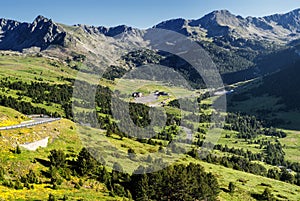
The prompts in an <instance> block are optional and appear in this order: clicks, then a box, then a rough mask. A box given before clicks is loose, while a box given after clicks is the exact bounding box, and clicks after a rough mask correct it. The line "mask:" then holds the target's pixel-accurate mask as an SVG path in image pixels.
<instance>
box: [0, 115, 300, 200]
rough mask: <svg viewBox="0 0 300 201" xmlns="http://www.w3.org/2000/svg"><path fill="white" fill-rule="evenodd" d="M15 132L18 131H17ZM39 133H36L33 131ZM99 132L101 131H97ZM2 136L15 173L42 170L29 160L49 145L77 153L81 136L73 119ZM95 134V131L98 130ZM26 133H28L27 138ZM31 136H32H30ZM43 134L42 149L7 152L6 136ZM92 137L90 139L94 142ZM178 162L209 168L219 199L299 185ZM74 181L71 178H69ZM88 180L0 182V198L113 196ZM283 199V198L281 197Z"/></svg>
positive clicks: (293, 192) (285, 192) (4, 158)
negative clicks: (12, 185) (81, 183)
mask: <svg viewBox="0 0 300 201" xmlns="http://www.w3.org/2000/svg"><path fill="white" fill-rule="evenodd" d="M19 133H22V135H20V134H19ZM37 133H38V134H39V135H36V134H37ZM100 133H101V132H100ZM2 135H3V137H2V138H1V139H0V143H1V147H2V148H1V154H0V156H1V157H0V161H1V163H2V164H3V165H4V166H5V167H6V168H9V169H11V170H12V171H14V172H15V173H17V174H19V175H22V174H24V173H26V172H27V171H28V169H34V170H46V169H47V168H46V167H44V166H43V165H41V164H40V163H38V162H37V163H31V161H34V159H35V158H38V159H42V160H47V156H48V155H49V152H50V150H52V149H61V150H64V151H65V152H67V153H69V154H71V153H78V151H79V150H80V149H81V147H82V142H81V138H80V137H79V136H78V134H77V130H76V129H75V125H74V123H72V122H70V121H68V120H61V121H59V122H54V123H50V124H47V126H45V125H40V126H38V127H35V128H34V129H33V128H30V129H19V130H15V131H4V132H3V133H2ZM98 135H99V134H98ZM101 135H102V138H103V139H106V140H107V141H109V142H110V143H112V144H113V145H114V146H115V147H116V148H118V149H119V150H121V151H123V152H124V153H126V150H127V149H128V148H129V147H131V148H133V149H134V150H135V151H136V152H137V153H139V154H146V153H150V152H153V151H157V149H158V147H157V146H151V145H145V144H142V143H138V142H136V141H133V140H130V139H127V138H123V140H119V139H118V138H117V137H116V136H112V137H111V138H106V137H105V136H104V133H103V134H101ZM30 136H32V137H31V138H30ZM34 136H35V137H34ZM45 136H50V140H49V142H51V143H50V144H49V146H48V147H47V148H45V149H38V150H37V151H36V152H31V151H26V150H23V151H22V154H20V155H15V154H13V153H12V152H10V151H9V150H10V149H13V143H12V142H11V140H9V141H7V139H9V138H12V139H16V140H18V141H19V142H22V143H23V142H27V140H28V141H30V142H32V141H34V140H38V139H41V138H43V137H45ZM96 141H97V140H95V141H94V142H96ZM180 161H181V162H180V163H189V162H196V163H200V164H201V165H203V166H204V167H205V169H206V171H209V172H212V173H213V174H214V175H216V176H217V178H218V181H219V183H220V187H221V188H222V189H223V190H222V191H221V193H220V196H219V198H220V200H232V201H235V200H236V201H238V200H254V199H253V198H252V197H251V193H262V192H263V190H264V188H265V187H264V186H262V185H261V184H262V183H264V184H270V185H272V188H271V190H272V192H273V194H274V195H279V194H280V195H282V196H285V197H288V198H289V200H299V199H300V197H299V195H300V194H299V192H300V187H297V186H295V185H291V184H287V183H283V182H280V181H276V180H272V179H268V178H265V177H260V176H256V175H252V174H249V173H244V172H241V171H236V170H233V169H230V168H225V167H222V166H218V165H213V164H209V163H205V162H200V161H197V160H194V159H192V158H190V157H186V156H182V159H181V160H180ZM20 167H22V168H20ZM240 179H242V180H245V181H246V182H244V183H242V182H239V181H238V180H240ZM73 180H74V181H76V179H75V178H73ZM230 181H232V182H234V183H235V184H236V186H237V190H236V192H235V193H234V194H233V195H232V194H230V193H228V192H227V191H226V189H227V188H228V184H229V182H230ZM90 183H91V181H90V180H87V181H85V186H86V187H83V188H81V189H80V190H77V189H75V188H74V187H73V184H71V183H70V182H65V183H63V185H62V186H60V187H59V189H58V190H52V189H50V188H47V185H35V189H34V190H26V189H24V190H13V189H9V188H6V187H3V186H0V192H1V194H0V195H1V196H0V198H3V199H20V200H27V199H29V198H30V199H43V200H44V199H46V198H47V196H48V194H49V193H52V194H54V195H56V196H57V197H63V195H64V194H66V195H68V196H69V198H70V199H71V200H74V199H79V198H83V199H84V200H109V199H111V200H114V199H116V198H112V197H109V196H108V192H107V191H106V190H105V188H104V187H103V185H102V184H97V185H95V187H94V188H96V189H98V190H96V189H89V187H88V186H89V185H90ZM283 200H284V199H283Z"/></svg>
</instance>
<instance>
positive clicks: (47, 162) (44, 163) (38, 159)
mask: <svg viewBox="0 0 300 201" xmlns="http://www.w3.org/2000/svg"><path fill="white" fill-rule="evenodd" d="M35 160H36V161H37V162H39V163H40V164H41V165H43V166H45V167H50V165H51V164H50V161H47V160H45V159H40V158H35Z"/></svg>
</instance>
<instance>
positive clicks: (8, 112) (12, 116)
mask: <svg viewBox="0 0 300 201" xmlns="http://www.w3.org/2000/svg"><path fill="white" fill-rule="evenodd" d="M26 120H29V118H28V117H26V116H25V115H23V114H21V113H19V112H17V111H15V110H13V109H11V108H7V107H2V106H0V127H3V126H11V125H15V124H19V123H21V122H22V121H26Z"/></svg>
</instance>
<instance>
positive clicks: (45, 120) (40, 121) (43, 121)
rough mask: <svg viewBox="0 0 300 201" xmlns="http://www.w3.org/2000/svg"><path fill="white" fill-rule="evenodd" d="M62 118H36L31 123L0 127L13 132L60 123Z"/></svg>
mask: <svg viewBox="0 0 300 201" xmlns="http://www.w3.org/2000/svg"><path fill="white" fill-rule="evenodd" d="M60 119H61V118H34V119H32V120H31V121H27V122H23V123H20V124H17V125H12V126H5V127H0V130H12V129H17V128H27V127H32V126H36V125H40V124H46V123H50V122H54V121H59V120H60Z"/></svg>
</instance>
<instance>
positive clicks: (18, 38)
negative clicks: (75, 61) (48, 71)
mask: <svg viewBox="0 0 300 201" xmlns="http://www.w3.org/2000/svg"><path fill="white" fill-rule="evenodd" d="M0 32H1V38H0V49H1V50H13V51H22V50H23V49H28V48H31V47H38V48H40V49H41V50H45V49H46V48H47V47H49V46H50V45H64V38H65V36H66V33H65V32H64V31H63V29H61V28H60V27H59V26H58V25H57V24H55V23H54V22H53V21H52V20H51V19H47V18H45V17H43V16H38V17H37V18H36V19H35V20H34V21H33V22H32V23H20V22H17V21H13V20H6V19H1V20H0Z"/></svg>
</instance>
